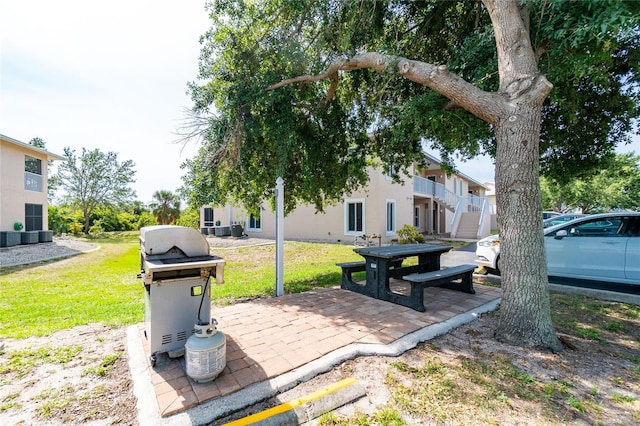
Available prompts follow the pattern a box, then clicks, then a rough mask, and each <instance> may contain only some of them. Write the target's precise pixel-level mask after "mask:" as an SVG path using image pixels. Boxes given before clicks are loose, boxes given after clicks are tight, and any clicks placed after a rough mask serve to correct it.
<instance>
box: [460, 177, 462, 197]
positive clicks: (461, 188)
mask: <svg viewBox="0 0 640 426" xmlns="http://www.w3.org/2000/svg"><path fill="white" fill-rule="evenodd" d="M460 195H462V179H460Z"/></svg>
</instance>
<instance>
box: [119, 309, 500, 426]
mask: <svg viewBox="0 0 640 426" xmlns="http://www.w3.org/2000/svg"><path fill="white" fill-rule="evenodd" d="M500 300H501V299H500V298H496V299H494V300H491V301H489V302H487V303H485V304H483V305H481V306H479V307H477V308H474V309H470V310H469V311H467V312H464V313H461V314H459V315H456V316H454V317H452V318H450V319H448V320H445V321H443V322H439V323H436V324H433V325H429V326H427V327H424V328H421V329H419V330H417V331H414V332H413V333H410V334H407V335H406V336H404V337H401V338H399V339H397V340H395V341H393V342H391V343H389V344H373V343H372V344H365V343H353V344H350V345H347V346H344V347H342V348H339V349H336V350H334V351H332V352H330V353H328V354H326V355H324V356H323V357H321V358H319V359H316V360H314V361H311V362H309V363H308V364H305V365H303V366H301V367H298V368H296V369H294V370H291V371H289V372H287V373H284V374H282V375H280V376H277V377H274V378H272V379H268V380H264V381H262V382H259V383H255V384H253V385H250V386H248V387H246V388H244V389H241V390H239V391H237V392H234V393H232V394H229V395H226V396H223V397H220V398H216V399H213V400H210V401H206V402H204V403H202V404H199V405H197V406H195V407H192V408H190V409H188V410H186V411H183V412H179V413H177V414H174V415H172V416H170V417H161V416H160V413H159V408H158V403H157V400H156V398H155V392H154V389H153V384H152V383H151V381H150V379H149V377H150V371H149V369H150V366H149V363H148V362H147V360H146V354H145V351H144V347H143V343H142V341H141V339H140V333H139V328H138V326H137V325H132V326H130V327H128V328H127V352H128V356H129V369H130V371H131V375H132V378H133V392H134V395H135V396H136V398H137V399H138V402H137V405H136V409H137V411H138V421H139V424H140V425H147V424H148V425H158V426H164V425H170V426H171V425H176V426H178V425H179V426H182V425H185V426H186V425H194V424H196V425H200V424H206V423H210V422H212V421H214V420H216V419H219V418H221V417H223V416H225V415H228V414H231V413H233V412H235V411H238V410H241V409H242V408H245V407H247V406H250V405H253V404H255V403H257V402H259V401H263V400H265V399H267V398H270V397H272V396H275V395H277V394H278V393H281V392H285V391H287V390H289V389H292V388H293V387H295V386H296V385H298V384H300V383H303V382H306V381H308V380H310V379H312V378H314V377H315V376H317V375H319V374H322V373H325V372H327V371H329V370H331V369H332V368H333V367H334V366H336V365H337V364H340V363H342V362H344V361H347V360H349V359H353V358H356V357H358V356H390V357H393V356H398V355H400V354H402V353H404V352H406V351H408V350H409V349H412V348H414V347H416V346H417V345H418V344H419V343H422V342H425V341H427V340H430V339H433V338H434V337H437V336H440V335H442V334H445V333H447V332H448V331H449V330H452V329H453V328H456V327H459V326H461V325H464V324H467V323H469V322H472V321H475V320H476V319H477V318H478V316H479V315H481V314H483V313H487V312H491V311H493V310H495V309H496V308H497V307H498V305H499V304H500Z"/></svg>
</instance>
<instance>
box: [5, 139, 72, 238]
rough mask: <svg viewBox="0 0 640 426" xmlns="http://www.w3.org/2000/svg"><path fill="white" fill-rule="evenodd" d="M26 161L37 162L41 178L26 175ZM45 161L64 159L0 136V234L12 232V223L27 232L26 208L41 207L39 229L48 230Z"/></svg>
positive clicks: (36, 175) (35, 174) (35, 175)
mask: <svg viewBox="0 0 640 426" xmlns="http://www.w3.org/2000/svg"><path fill="white" fill-rule="evenodd" d="M26 159H35V160H40V170H39V172H40V174H39V175H38V173H33V174H31V173H28V172H27V171H26ZM48 160H64V157H61V156H59V155H56V154H53V153H50V152H48V151H46V150H43V149H40V148H37V147H35V146H31V145H29V144H27V143H24V142H21V141H18V140H16V139H13V138H10V137H8V136H4V135H0V231H13V230H14V228H13V226H14V223H15V222H20V223H22V224H23V226H25V230H27V229H26V228H27V227H26V223H27V220H26V217H25V215H26V213H25V206H26V205H27V204H29V205H36V206H42V229H39V230H48V215H47V207H48V201H47V193H48V185H47V180H48V175H47V161H48Z"/></svg>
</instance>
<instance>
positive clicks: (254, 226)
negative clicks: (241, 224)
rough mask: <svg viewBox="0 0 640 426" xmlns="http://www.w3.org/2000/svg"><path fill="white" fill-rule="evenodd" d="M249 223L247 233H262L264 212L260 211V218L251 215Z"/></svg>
mask: <svg viewBox="0 0 640 426" xmlns="http://www.w3.org/2000/svg"><path fill="white" fill-rule="evenodd" d="M247 223H248V224H249V226H248V227H247V231H253V232H262V210H260V215H259V216H258V217H256V216H254V215H253V213H252V214H250V215H249V220H248V221H247Z"/></svg>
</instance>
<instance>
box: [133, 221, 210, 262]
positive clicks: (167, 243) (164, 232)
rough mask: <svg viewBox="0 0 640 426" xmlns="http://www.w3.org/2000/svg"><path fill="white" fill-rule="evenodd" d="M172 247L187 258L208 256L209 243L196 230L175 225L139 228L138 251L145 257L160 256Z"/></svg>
mask: <svg viewBox="0 0 640 426" xmlns="http://www.w3.org/2000/svg"><path fill="white" fill-rule="evenodd" d="M174 247H177V248H179V249H180V250H181V251H182V252H183V253H184V254H185V255H186V256H188V257H198V256H208V255H209V243H207V240H206V239H205V238H204V237H203V236H202V235H201V234H200V233H199V232H198V230H196V229H193V228H189V227H186V226H175V225H155V226H145V227H143V228H140V250H142V251H143V252H144V253H145V254H146V255H147V256H153V255H161V254H164V253H167V252H168V251H169V250H171V249H172V248H174Z"/></svg>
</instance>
